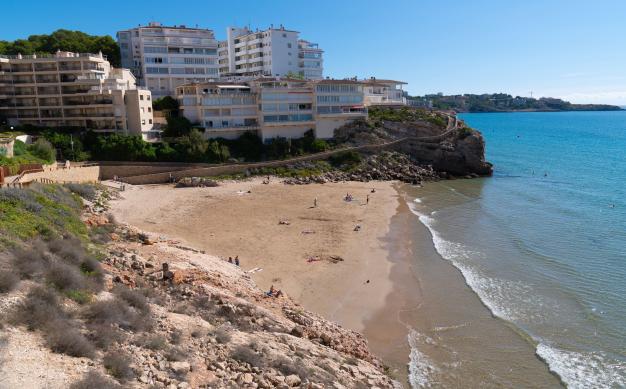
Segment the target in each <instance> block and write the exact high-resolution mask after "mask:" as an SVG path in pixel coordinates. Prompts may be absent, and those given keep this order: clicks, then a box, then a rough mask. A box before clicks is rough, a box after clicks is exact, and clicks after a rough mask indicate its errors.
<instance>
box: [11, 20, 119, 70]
mask: <svg viewBox="0 0 626 389" xmlns="http://www.w3.org/2000/svg"><path fill="white" fill-rule="evenodd" d="M57 50H61V51H73V52H75V53H97V52H98V51H102V54H104V55H106V56H107V59H108V60H109V62H111V65H113V66H115V67H119V66H120V65H121V61H120V49H119V46H118V45H117V42H115V40H114V39H113V38H112V37H110V36H109V35H102V36H98V35H89V34H85V33H84V32H81V31H70V30H62V29H61V30H56V31H55V32H53V33H52V34H50V35H45V34H43V35H31V36H29V37H28V38H27V39H16V40H15V41H13V42H10V41H2V40H0V54H11V55H16V54H25V55H30V54H36V53H55V52H56V51H57Z"/></svg>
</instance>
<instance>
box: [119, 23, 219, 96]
mask: <svg viewBox="0 0 626 389" xmlns="http://www.w3.org/2000/svg"><path fill="white" fill-rule="evenodd" d="M117 41H118V43H119V45H120V53H121V57H122V66H123V67H125V68H129V69H131V71H132V72H133V74H134V75H135V77H137V80H138V82H139V84H140V85H141V86H145V87H147V88H148V89H149V90H150V91H151V92H152V94H153V95H154V96H155V98H156V97H161V96H165V95H171V96H173V95H174V91H175V90H176V87H177V86H179V85H183V84H187V83H190V82H206V81H210V80H212V79H216V78H217V77H218V76H219V70H218V67H219V65H218V55H217V49H218V47H217V46H218V45H217V40H215V36H214V34H213V31H212V30H208V29H203V28H190V27H186V26H162V25H161V24H160V23H157V22H151V23H149V24H148V25H147V26H140V27H135V28H131V29H128V30H124V31H119V32H118V33H117Z"/></svg>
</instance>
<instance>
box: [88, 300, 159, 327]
mask: <svg viewBox="0 0 626 389" xmlns="http://www.w3.org/2000/svg"><path fill="white" fill-rule="evenodd" d="M84 317H85V319H86V320H87V322H88V323H90V324H100V325H118V326H120V328H123V329H128V330H132V331H145V330H148V329H150V328H151V327H152V319H151V317H150V315H149V314H148V313H146V312H143V311H140V310H137V309H134V308H132V307H130V306H129V305H128V304H127V303H126V302H125V301H124V300H122V299H120V298H114V299H111V300H106V301H97V302H95V303H93V304H91V305H90V306H88V307H87V308H86V309H85V311H84Z"/></svg>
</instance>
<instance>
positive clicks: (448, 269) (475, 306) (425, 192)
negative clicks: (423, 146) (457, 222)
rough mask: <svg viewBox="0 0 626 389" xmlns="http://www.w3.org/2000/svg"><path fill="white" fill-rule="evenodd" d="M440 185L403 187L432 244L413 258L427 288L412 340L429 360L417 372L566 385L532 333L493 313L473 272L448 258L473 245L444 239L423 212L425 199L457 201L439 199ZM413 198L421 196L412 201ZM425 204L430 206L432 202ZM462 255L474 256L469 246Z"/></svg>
mask: <svg viewBox="0 0 626 389" xmlns="http://www.w3.org/2000/svg"><path fill="white" fill-rule="evenodd" d="M472 184H473V183H467V185H470V186H471V185H472ZM437 186H439V185H438V184H437V183H430V184H427V185H426V186H425V187H424V188H422V189H421V190H420V191H419V192H417V191H415V190H412V189H411V188H408V187H405V188H406V191H405V192H404V195H405V204H406V205H407V208H408V209H409V213H410V214H411V215H412V219H413V223H414V224H415V226H416V227H415V229H414V231H415V233H416V234H417V235H418V236H421V237H422V238H424V237H425V238H427V239H428V240H429V245H428V246H426V247H424V248H423V250H422V251H421V255H420V256H417V257H416V262H415V266H416V268H417V272H416V274H417V276H418V278H419V281H420V285H421V286H422V287H423V289H421V290H423V291H424V293H423V295H422V306H421V307H420V308H421V310H420V315H418V317H417V319H418V320H417V321H416V322H415V327H414V331H415V332H416V335H417V336H416V339H414V340H415V343H416V346H415V348H416V350H417V352H418V353H419V357H420V358H421V359H423V360H425V361H426V362H427V364H426V365H423V366H417V369H418V373H420V374H422V375H423V376H422V378H424V379H428V380H434V381H435V382H439V383H442V384H447V385H459V384H461V383H463V382H464V383H465V384H466V385H470V386H471V385H477V386H479V385H481V384H482V385H484V384H486V383H491V384H494V385H496V384H499V385H504V386H516V387H555V388H562V387H564V384H563V380H562V378H561V377H560V376H559V375H558V374H555V373H554V372H553V371H552V370H551V369H550V366H549V365H548V363H546V361H545V360H544V359H543V358H541V357H540V356H539V355H538V354H537V352H536V347H535V345H533V344H532V342H531V341H529V337H528V335H527V334H526V333H525V332H524V331H522V330H521V329H520V328H518V327H517V326H516V325H515V324H514V323H512V322H510V321H507V320H505V319H503V318H501V317H499V316H498V315H496V314H494V312H493V311H492V309H491V307H490V306H489V304H488V303H487V302H485V301H484V300H483V298H482V296H481V295H480V293H478V292H477V291H476V290H474V287H473V285H472V283H473V281H475V280H473V279H472V277H474V275H473V273H469V274H467V269H464V268H463V267H459V265H458V264H457V263H456V261H454V260H452V259H451V258H450V256H451V255H456V254H453V253H456V252H457V251H459V250H467V249H469V250H471V247H468V248H460V247H457V246H456V244H455V243H452V242H448V241H446V240H445V239H443V238H442V237H441V236H440V234H439V233H438V232H436V231H435V230H433V228H432V226H431V224H430V219H431V217H430V216H428V215H427V214H426V215H425V214H424V213H423V212H424V210H423V209H422V207H423V206H424V204H423V203H424V202H425V203H427V204H428V203H430V202H431V201H437V202H438V207H435V209H437V210H438V209H439V208H440V207H443V208H445V207H446V206H451V207H454V206H455V205H454V204H447V203H446V202H445V201H444V202H441V199H440V197H441V192H439V191H438V190H439V188H437ZM415 197H417V198H419V199H420V201H417V202H415V205H413V203H412V201H413V198H415ZM423 199H426V201H423ZM434 199H437V200H434ZM429 200H430V201H429ZM409 204H410V205H409ZM446 204H447V205H446ZM417 209H419V210H417ZM426 209H430V208H429V206H426ZM459 254H461V255H474V253H473V252H471V251H469V252H463V253H460V252H459ZM468 277H470V278H469V279H468ZM511 366H515V369H511ZM442 367H443V369H442ZM444 369H448V370H447V371H444ZM443 373H445V374H443Z"/></svg>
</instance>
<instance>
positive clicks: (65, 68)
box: [59, 62, 82, 72]
mask: <svg viewBox="0 0 626 389" xmlns="http://www.w3.org/2000/svg"><path fill="white" fill-rule="evenodd" d="M81 70H82V68H81V66H80V62H76V63H75V64H71V65H70V64H68V65H63V63H61V65H60V66H59V71H61V72H76V71H81Z"/></svg>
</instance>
